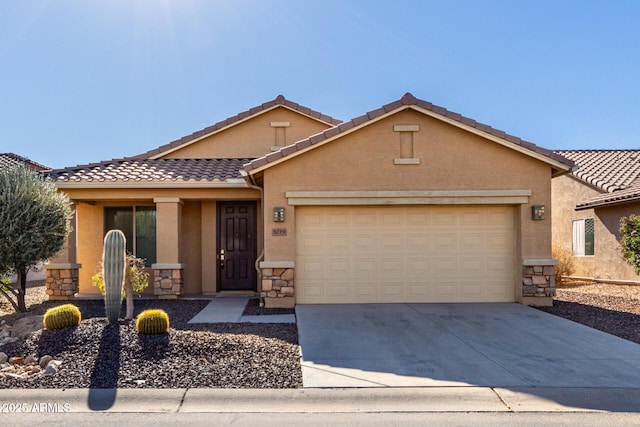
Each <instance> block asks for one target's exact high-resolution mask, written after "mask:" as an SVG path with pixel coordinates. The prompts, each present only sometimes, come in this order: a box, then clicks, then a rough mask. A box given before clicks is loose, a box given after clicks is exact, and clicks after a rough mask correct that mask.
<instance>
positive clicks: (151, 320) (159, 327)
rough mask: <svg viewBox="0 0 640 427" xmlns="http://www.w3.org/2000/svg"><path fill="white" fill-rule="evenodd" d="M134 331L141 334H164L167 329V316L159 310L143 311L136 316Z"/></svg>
mask: <svg viewBox="0 0 640 427" xmlns="http://www.w3.org/2000/svg"><path fill="white" fill-rule="evenodd" d="M136 329H137V330H138V333H141V334H164V333H166V332H167V330H168V329H169V315H168V314H167V313H166V312H165V311H164V310H160V309H152V310H145V311H143V312H142V313H140V314H139V315H138V319H137V320H136Z"/></svg>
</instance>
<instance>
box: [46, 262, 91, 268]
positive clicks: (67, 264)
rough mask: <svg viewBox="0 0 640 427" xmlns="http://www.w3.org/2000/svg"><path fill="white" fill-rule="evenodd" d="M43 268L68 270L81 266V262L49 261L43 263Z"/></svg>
mask: <svg viewBox="0 0 640 427" xmlns="http://www.w3.org/2000/svg"><path fill="white" fill-rule="evenodd" d="M44 268H45V270H68V269H72V268H82V264H77V263H73V262H50V263H48V264H45V265H44Z"/></svg>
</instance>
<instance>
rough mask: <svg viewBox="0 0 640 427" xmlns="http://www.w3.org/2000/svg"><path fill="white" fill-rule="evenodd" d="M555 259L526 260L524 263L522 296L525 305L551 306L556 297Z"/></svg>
mask: <svg viewBox="0 0 640 427" xmlns="http://www.w3.org/2000/svg"><path fill="white" fill-rule="evenodd" d="M556 265H558V260H555V259H526V260H524V261H523V263H522V296H521V298H520V302H521V303H522V304H525V305H537V306H551V305H552V304H553V297H554V296H555V295H556V268H555V266H556Z"/></svg>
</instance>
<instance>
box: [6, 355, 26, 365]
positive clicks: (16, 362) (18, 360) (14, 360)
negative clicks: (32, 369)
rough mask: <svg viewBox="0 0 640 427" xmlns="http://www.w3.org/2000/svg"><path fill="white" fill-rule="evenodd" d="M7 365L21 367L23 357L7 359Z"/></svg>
mask: <svg viewBox="0 0 640 427" xmlns="http://www.w3.org/2000/svg"><path fill="white" fill-rule="evenodd" d="M9 363H11V364H12V365H22V364H24V357H20V356H16V357H12V358H10V359H9Z"/></svg>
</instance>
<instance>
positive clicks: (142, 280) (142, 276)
mask: <svg viewBox="0 0 640 427" xmlns="http://www.w3.org/2000/svg"><path fill="white" fill-rule="evenodd" d="M127 265H128V267H127V269H126V270H125V272H124V281H125V283H130V284H131V287H132V289H133V293H134V294H138V295H139V294H141V293H142V292H143V291H144V290H145V288H146V287H147V286H149V273H147V272H146V271H144V259H142V258H137V257H135V256H134V255H131V254H127ZM91 281H92V282H93V286H96V287H97V288H98V289H99V290H100V293H101V294H102V295H104V277H103V275H102V265H101V266H100V271H98V272H97V273H96V274H95V275H94V276H93V277H92V278H91ZM122 296H123V297H126V296H127V294H126V292H125V290H124V287H123V288H122Z"/></svg>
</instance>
